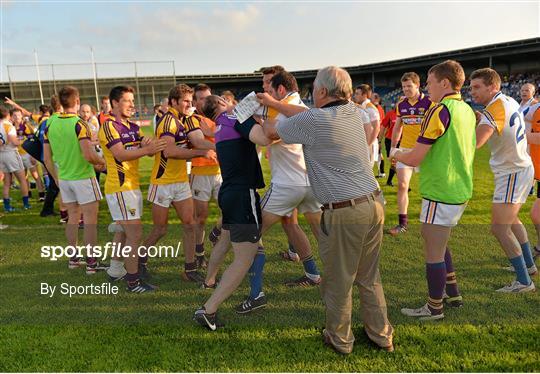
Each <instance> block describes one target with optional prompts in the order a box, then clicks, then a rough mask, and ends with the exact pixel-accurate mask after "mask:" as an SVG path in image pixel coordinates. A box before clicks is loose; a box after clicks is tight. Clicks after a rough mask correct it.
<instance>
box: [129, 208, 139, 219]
mask: <svg viewBox="0 0 540 374" xmlns="http://www.w3.org/2000/svg"><path fill="white" fill-rule="evenodd" d="M136 212H137V209H135V208H130V209H129V214H131V216H132V217H134V216H135V213H136Z"/></svg>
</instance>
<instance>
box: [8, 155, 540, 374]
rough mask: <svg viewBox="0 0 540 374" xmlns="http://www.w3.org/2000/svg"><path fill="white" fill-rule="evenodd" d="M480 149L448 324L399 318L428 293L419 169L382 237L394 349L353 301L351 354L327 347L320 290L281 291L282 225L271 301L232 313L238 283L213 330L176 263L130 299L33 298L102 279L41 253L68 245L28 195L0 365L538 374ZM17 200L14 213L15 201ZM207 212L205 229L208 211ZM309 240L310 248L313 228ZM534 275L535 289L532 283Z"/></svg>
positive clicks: (161, 262)
mask: <svg viewBox="0 0 540 374" xmlns="http://www.w3.org/2000/svg"><path fill="white" fill-rule="evenodd" d="M488 157H489V155H488V152H487V150H482V151H480V152H479V153H478V154H477V159H476V163H475V189H474V197H473V199H472V200H471V202H470V205H469V207H468V209H467V210H466V212H465V215H464V217H463V219H462V220H461V224H460V225H459V226H458V227H457V228H456V229H455V231H454V233H453V235H452V238H451V242H450V247H451V248H452V249H453V252H454V264H455V266H456V268H457V274H458V281H459V282H460V288H461V291H462V293H463V295H464V301H465V305H464V307H463V308H461V309H459V310H446V313H445V314H446V318H445V319H444V320H442V321H437V322H432V323H421V322H418V321H416V320H413V319H409V318H407V317H404V316H402V315H401V314H400V312H399V310H400V308H402V307H404V306H414V307H416V306H420V305H422V304H423V303H424V302H425V299H426V294H427V287H426V282H425V276H424V261H423V252H422V240H421V237H420V233H419V226H418V225H417V224H416V221H417V219H418V212H419V206H420V205H419V203H420V199H419V196H418V184H417V182H418V178H417V176H415V177H414V179H413V183H412V186H411V187H412V192H411V194H410V196H411V202H410V208H409V212H410V221H411V228H410V231H409V232H408V233H407V234H406V235H403V236H401V237H399V238H391V237H388V236H385V238H384V242H383V250H382V261H381V273H382V277H383V285H384V289H385V293H386V300H387V303H388V309H389V318H390V320H391V322H392V323H393V325H394V327H395V346H396V351H395V352H394V353H393V354H388V353H383V352H380V351H377V350H374V349H373V348H371V347H369V346H368V345H367V341H366V338H364V337H363V335H362V333H361V330H362V326H361V321H360V320H359V313H358V309H359V308H360V305H359V302H358V300H357V299H356V300H355V312H354V317H353V318H354V329H355V331H357V333H356V336H357V342H356V345H355V349H354V351H353V353H352V354H351V355H349V356H347V357H342V356H339V355H336V354H335V353H334V352H333V351H331V350H329V349H327V348H326V347H325V346H324V345H323V343H322V340H321V335H320V334H321V329H322V326H323V323H324V322H323V321H324V309H323V305H322V303H321V300H320V298H319V293H318V289H290V288H286V287H285V286H284V285H283V281H285V280H287V279H289V278H292V277H295V276H297V275H299V274H301V272H302V270H301V266H300V265H298V264H293V263H286V262H283V261H282V260H280V259H279V257H278V252H279V251H281V250H283V249H284V248H285V247H286V244H287V242H286V238H285V235H284V234H283V232H282V230H281V228H279V227H275V228H274V229H273V230H272V231H271V232H270V233H269V234H268V235H266V236H265V238H264V240H265V246H266V249H267V253H268V254H267V264H266V268H265V291H266V293H267V296H268V300H269V305H268V307H267V308H266V310H262V311H259V312H256V313H254V314H252V315H247V316H239V315H236V314H235V313H234V311H233V310H232V308H233V306H234V305H236V304H237V303H238V302H240V301H241V300H242V299H243V298H244V296H245V295H246V294H247V292H248V284H247V282H246V281H245V282H244V283H243V284H242V286H241V288H240V289H239V290H238V291H237V292H236V293H235V294H234V295H233V296H232V297H231V298H230V300H228V301H227V302H226V303H225V304H224V305H223V306H222V308H221V310H220V317H221V319H222V320H223V321H224V322H225V323H226V327H225V328H223V329H222V330H219V331H217V332H209V331H207V330H203V329H202V328H200V327H199V326H197V325H195V323H194V322H193V321H192V320H191V318H192V314H193V311H194V310H195V309H196V308H197V307H198V306H199V305H201V304H202V303H203V302H204V300H205V299H206V298H207V297H208V295H209V292H208V291H205V290H201V289H198V288H197V287H196V286H195V285H194V284H189V283H186V282H183V281H182V280H181V279H180V271H181V264H183V259H181V258H179V259H153V260H151V263H150V265H151V271H152V275H153V279H152V283H154V284H157V285H159V287H160V289H159V292H156V293H155V294H144V295H130V294H127V293H125V292H124V291H123V289H121V291H120V293H119V295H117V296H102V295H100V296H97V295H96V296H77V297H73V298H71V299H70V298H68V297H67V296H59V295H56V296H54V297H53V298H49V297H47V296H41V295H39V289H40V288H39V287H40V282H48V283H50V284H55V285H59V284H60V283H62V282H67V283H70V284H72V285H86V284H90V283H95V284H98V283H101V282H105V281H106V275H105V274H98V275H95V276H92V277H88V276H86V275H84V273H83V271H82V270H68V269H67V263H66V261H65V260H64V261H58V262H51V261H48V260H47V259H43V258H41V257H40V247H41V246H42V245H46V244H51V245H52V244H64V242H65V240H64V237H63V228H62V226H61V225H60V224H58V218H57V217H53V218H40V217H39V216H38V212H39V207H38V205H39V204H38V203H37V202H35V201H34V203H33V205H34V208H33V209H32V210H31V211H29V212H16V213H13V214H10V215H6V216H4V218H2V221H3V223H5V224H9V225H10V228H9V229H8V230H4V231H2V232H0V321H1V323H0V341H1V344H0V371H137V372H141V371H209V372H213V371H265V372H267V371H272V372H274V371H304V372H321V371H330V372H341V371H391V372H392V371H479V372H490V371H538V370H539V369H540V350H539V348H538V346H539V342H540V298H539V296H538V294H537V293H529V294H521V295H506V294H505V295H502V294H497V293H495V292H494V290H495V289H496V288H499V287H501V286H503V285H504V284H506V283H509V282H510V281H511V280H512V279H513V275H511V274H510V273H506V272H504V271H503V270H501V267H502V266H503V265H506V264H507V261H506V260H505V257H504V255H503V252H502V250H501V249H500V248H499V246H498V244H497V243H496V241H495V239H494V238H493V237H492V236H491V235H490V233H489V221H490V202H491V194H492V190H493V184H492V180H493V177H492V175H491V172H490V171H489V166H488ZM151 163H152V160H151V159H149V158H146V159H145V160H143V162H141V171H142V176H143V177H142V180H143V186H142V189H143V194H144V195H145V196H146V190H147V184H148V175H149V172H150V169H151ZM265 171H266V173H267V172H268V167H267V164H266V163H265ZM268 177H269V176H268V174H266V181H267V182H268V183H269V178H268ZM382 187H383V190H384V193H385V197H386V199H387V201H388V203H387V225H388V226H389V225H392V224H395V222H396V202H395V201H396V200H395V195H396V193H395V188H391V187H386V186H382ZM532 200H533V199H532V198H531V199H530V201H529V202H528V203H527V205H526V206H525V207H524V208H523V209H522V214H521V218H522V219H523V221H524V222H526V223H527V227H528V229H529V234H530V238H531V242H532V243H533V244H536V236H535V234H534V230H532V226H531V225H530V220H529V217H528V212H529V211H530V207H531V202H532ZM15 205H16V206H19V207H20V203H19V202H18V201H17V202H16V204H15ZM212 207H213V208H212V217H211V219H210V222H211V223H213V222H214V221H215V219H216V209H215V205H212ZM149 213H150V212H149V205H148V204H146V203H145V213H144V222H145V224H146V225H145V232H148V230H149V228H150V223H151V218H150V214H149ZM100 222H102V223H103V226H102V227H101V229H100V237H99V239H100V242H101V243H105V242H106V241H108V240H110V239H111V237H110V234H108V233H107V230H106V225H107V224H108V223H109V222H110V217H109V214H108V210H107V208H106V203H105V201H102V204H101V211H100ZM178 223H179V222H178V220H177V219H175V218H174V217H173V216H171V224H172V225H171V227H170V230H169V234H168V235H167V237H166V239H165V240H163V242H162V243H164V244H166V243H169V244H174V245H176V243H177V242H178V240H180V228H179V225H178ZM304 224H305V223H304ZM310 239H311V240H312V244H313V245H314V248H316V245H315V243H314V242H313V238H312V237H311V235H310ZM208 249H209V246H207V250H208ZM315 253H316V250H315ZM319 264H320V262H319ZM323 276H324V274H323ZM534 280H535V281H536V282H537V283H538V285H540V281H539V279H538V277H535V278H534Z"/></svg>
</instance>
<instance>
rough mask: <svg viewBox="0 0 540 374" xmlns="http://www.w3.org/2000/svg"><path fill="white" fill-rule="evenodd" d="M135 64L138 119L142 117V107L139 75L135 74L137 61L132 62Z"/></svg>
mask: <svg viewBox="0 0 540 374" xmlns="http://www.w3.org/2000/svg"><path fill="white" fill-rule="evenodd" d="M133 65H134V66H135V87H137V101H138V102H139V120H140V119H141V117H142V107H141V94H140V90H139V75H138V74H137V61H134V62H133Z"/></svg>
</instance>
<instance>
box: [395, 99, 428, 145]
mask: <svg viewBox="0 0 540 374" xmlns="http://www.w3.org/2000/svg"><path fill="white" fill-rule="evenodd" d="M431 105H432V101H431V100H430V99H429V98H428V97H427V96H426V95H424V94H423V93H420V96H419V97H418V100H416V101H412V102H411V101H409V100H408V99H407V98H404V99H402V100H401V101H399V102H398V103H397V110H396V116H397V118H400V119H401V124H402V125H403V133H402V135H401V143H400V147H401V148H413V147H414V145H415V144H416V139H418V135H419V134H420V124H421V123H422V119H423V118H424V114H425V113H426V112H427V111H428V109H429V108H430V107H431Z"/></svg>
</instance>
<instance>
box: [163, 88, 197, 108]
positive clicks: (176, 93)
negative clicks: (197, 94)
mask: <svg viewBox="0 0 540 374" xmlns="http://www.w3.org/2000/svg"><path fill="white" fill-rule="evenodd" d="M186 94H191V95H193V88H191V87H189V86H188V85H187V84H184V83H180V84H177V85H176V86H174V87H173V88H171V90H170V91H169V97H168V100H169V105H172V100H176V101H179V100H181V99H182V98H183V97H184V95H186Z"/></svg>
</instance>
